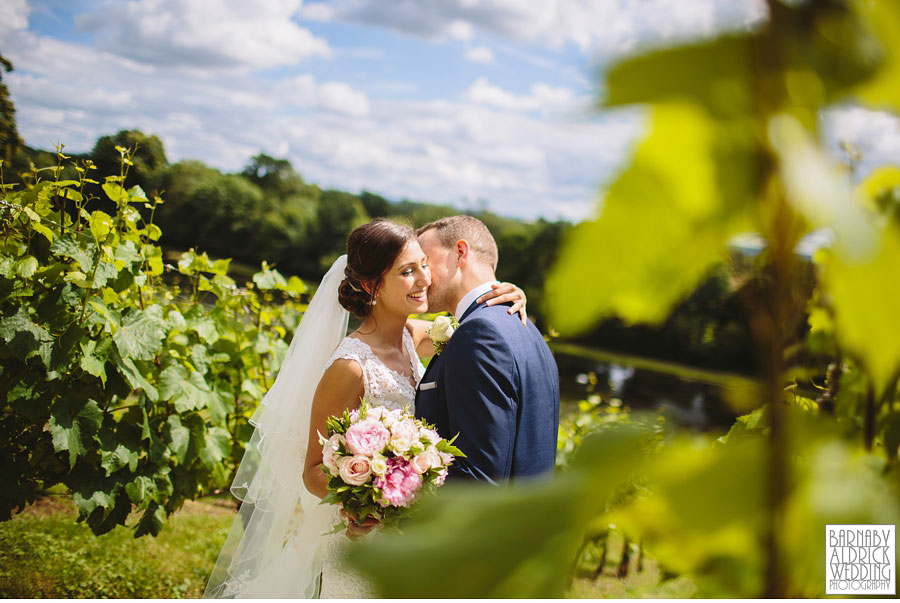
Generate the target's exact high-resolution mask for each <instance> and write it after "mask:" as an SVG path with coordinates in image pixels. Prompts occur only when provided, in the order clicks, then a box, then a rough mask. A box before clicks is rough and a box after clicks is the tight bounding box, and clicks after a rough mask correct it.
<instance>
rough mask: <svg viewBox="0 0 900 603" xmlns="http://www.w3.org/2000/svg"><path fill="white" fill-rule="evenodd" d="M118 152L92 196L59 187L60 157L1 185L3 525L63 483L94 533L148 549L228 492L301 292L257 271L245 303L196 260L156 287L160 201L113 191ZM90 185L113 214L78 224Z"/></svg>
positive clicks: (188, 259) (86, 181)
mask: <svg viewBox="0 0 900 603" xmlns="http://www.w3.org/2000/svg"><path fill="white" fill-rule="evenodd" d="M118 150H119V153H120V155H121V169H120V173H119V174H118V175H112V176H108V177H106V178H105V179H103V182H102V183H100V182H99V181H97V180H94V179H92V178H91V173H92V171H93V170H94V169H95V168H94V166H93V164H91V162H89V161H84V162H82V163H81V164H79V165H77V166H75V170H76V173H77V174H78V179H77V180H63V179H60V173H61V172H62V168H63V165H64V162H65V161H66V160H67V159H68V157H66V155H64V154H63V152H62V148H61V147H60V148H58V149H57V153H58V163H57V165H56V166H51V167H49V168H44V169H41V170H35V172H34V174H33V178H32V181H33V184H31V185H29V186H27V187H26V188H25V189H23V190H18V189H16V188H15V187H14V186H13V185H5V184H3V185H2V197H3V198H2V201H0V204H2V205H0V232H2V241H0V291H2V295H0V359H2V361H0V392H2V398H3V407H2V410H0V458H2V472H0V518H2V519H9V518H10V515H11V513H12V512H13V510H14V509H16V508H21V507H23V506H24V505H26V504H27V503H29V502H32V501H34V500H35V498H36V497H38V496H40V495H41V493H42V492H44V491H46V489H47V488H49V487H51V486H53V485H55V484H64V485H65V486H66V487H67V488H68V489H69V490H70V491H71V492H72V493H73V495H74V500H75V502H76V504H77V507H78V511H79V514H80V517H79V520H84V521H86V522H87V523H88V525H89V526H90V527H91V529H92V530H93V532H94V533H96V534H102V533H104V532H108V531H109V530H111V529H112V528H113V527H115V526H116V525H119V524H126V521H128V518H129V514H130V513H131V512H132V511H135V510H136V511H138V512H139V513H140V518H139V519H138V520H137V522H136V523H135V524H134V525H133V526H132V527H134V530H135V532H134V533H135V536H141V535H144V534H154V535H155V534H157V533H158V532H159V530H160V528H161V526H162V525H163V522H164V520H165V518H166V517H168V516H169V515H171V514H172V513H173V512H174V511H175V510H177V509H178V508H179V507H180V506H181V505H182V503H183V502H184V501H185V500H187V499H193V498H196V497H198V496H200V495H202V494H205V493H209V492H211V491H214V490H216V489H220V488H223V487H226V486H227V485H228V484H229V482H230V478H231V474H232V472H233V470H234V467H235V465H236V463H237V462H238V461H239V460H240V458H241V456H242V454H243V447H244V442H245V441H246V440H247V438H248V436H249V431H250V429H249V427H248V424H247V420H248V418H249V416H250V414H251V413H252V411H253V409H254V408H255V407H256V405H257V404H258V402H259V400H260V399H261V398H262V396H263V394H264V392H265V391H266V390H267V389H268V387H269V386H270V385H271V382H272V379H273V378H274V375H275V373H276V371H277V369H278V366H279V364H280V362H281V358H282V357H283V355H284V353H285V352H286V350H287V341H289V338H290V336H291V334H292V332H293V330H294V327H295V326H296V324H297V322H298V320H299V317H300V314H301V313H302V310H303V305H302V304H301V303H300V295H301V294H302V293H303V292H304V291H305V287H304V286H303V283H302V282H300V281H299V279H295V278H292V279H291V280H290V281H288V280H285V279H284V277H283V276H281V275H280V274H279V273H278V272H277V271H275V270H273V269H271V268H269V267H268V266H266V265H265V264H264V265H263V267H262V271H261V272H259V273H258V274H256V275H255V276H254V277H253V285H251V286H250V287H248V288H239V287H237V286H236V285H235V282H234V281H233V280H232V279H231V278H229V277H228V275H227V269H228V260H216V261H212V260H210V259H209V258H208V257H207V256H206V254H201V253H196V252H194V251H190V252H187V253H185V254H183V255H182V256H181V259H180V260H179V262H178V269H177V270H169V271H168V272H167V271H166V268H167V267H166V266H165V265H164V262H163V253H162V249H161V248H160V246H159V245H158V240H159V238H160V235H161V231H160V229H159V228H158V227H157V226H156V225H155V224H154V222H153V218H154V214H155V212H156V210H157V208H158V207H159V205H160V204H161V203H162V199H161V198H159V197H153V198H152V199H148V198H147V197H146V195H145V194H144V193H143V191H142V190H141V188H140V187H137V186H135V187H132V188H130V189H125V188H124V187H123V185H122V183H123V182H124V181H125V178H126V177H127V173H128V168H129V166H130V165H131V164H132V163H133V162H132V156H133V151H130V150H126V149H124V148H122V147H118ZM0 170H2V165H0ZM0 176H2V172H0ZM90 184H99V185H100V186H101V187H102V191H103V194H104V195H105V196H106V198H107V200H108V202H111V203H113V204H114V205H115V208H116V211H115V212H114V213H106V212H103V211H100V210H93V211H91V206H92V205H94V204H95V203H93V202H95V199H93V198H91V196H90V195H89V194H88V193H87V192H86V187H87V185H90ZM276 296H277V298H278V300H279V301H280V303H279V304H275V303H274V302H275V298H276Z"/></svg>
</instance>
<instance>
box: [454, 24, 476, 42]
mask: <svg viewBox="0 0 900 603" xmlns="http://www.w3.org/2000/svg"><path fill="white" fill-rule="evenodd" d="M449 33H450V37H451V38H453V39H455V40H463V41H468V40H471V39H472V36H473V35H474V31H473V30H472V24H471V23H469V22H468V21H460V20H458V19H457V20H456V21H453V22H452V23H450V27H449Z"/></svg>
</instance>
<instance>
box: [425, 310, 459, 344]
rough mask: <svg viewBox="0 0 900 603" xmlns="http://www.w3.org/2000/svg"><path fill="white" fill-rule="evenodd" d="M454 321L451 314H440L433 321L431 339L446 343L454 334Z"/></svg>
mask: <svg viewBox="0 0 900 603" xmlns="http://www.w3.org/2000/svg"><path fill="white" fill-rule="evenodd" d="M453 331H454V329H453V321H452V320H451V319H450V317H449V316H438V317H437V318H435V319H434V322H433V323H431V330H430V334H431V340H432V341H434V342H436V343H444V342H446V341H448V340H449V339H450V336H451V335H453Z"/></svg>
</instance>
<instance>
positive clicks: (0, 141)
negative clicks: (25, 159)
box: [0, 55, 24, 166]
mask: <svg viewBox="0 0 900 603" xmlns="http://www.w3.org/2000/svg"><path fill="white" fill-rule="evenodd" d="M12 70H13V65H12V63H11V62H9V60H8V59H6V58H5V57H4V56H3V55H0V160H3V162H4V164H6V165H7V166H8V165H9V164H10V162H11V160H12V159H13V157H15V155H16V154H17V153H18V152H19V151H20V149H21V148H22V145H23V144H24V143H23V142H22V138H21V137H20V136H19V130H18V128H17V127H16V108H15V106H14V105H13V102H12V99H11V98H9V90H8V89H7V87H6V84H4V83H3V73H4V72H6V73H9V72H10V71H12Z"/></svg>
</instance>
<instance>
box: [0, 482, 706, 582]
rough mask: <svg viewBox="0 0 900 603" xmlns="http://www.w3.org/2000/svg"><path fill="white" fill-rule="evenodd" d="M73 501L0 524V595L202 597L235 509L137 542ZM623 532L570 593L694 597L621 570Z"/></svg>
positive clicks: (199, 510) (205, 507)
mask: <svg viewBox="0 0 900 603" xmlns="http://www.w3.org/2000/svg"><path fill="white" fill-rule="evenodd" d="M76 516H77V512H76V511H75V507H74V505H73V504H72V501H71V499H70V498H68V497H67V496H64V495H53V496H47V497H45V498H43V499H42V500H40V501H38V502H37V503H36V504H34V505H31V506H30V507H28V508H27V509H25V510H24V511H22V512H21V513H19V514H18V515H16V516H15V517H14V518H13V519H12V520H11V521H7V522H3V523H0V597H4V598H28V599H33V598H55V599H64V598H96V599H102V598H154V599H170V598H198V597H200V596H202V595H203V589H204V588H205V586H206V581H207V578H208V576H209V573H210V571H212V567H213V565H214V564H215V561H216V557H217V555H218V553H219V549H220V548H221V546H222V543H223V542H224V541H225V537H226V536H227V534H228V530H229V528H230V527H231V522H232V520H233V519H234V508H233V507H230V506H226V505H225V504H223V502H222V501H221V500H219V499H202V500H200V501H196V502H192V501H188V502H187V503H185V505H184V507H183V508H182V509H181V510H180V511H179V512H178V513H176V514H175V516H174V517H173V518H172V519H170V520H169V521H168V522H166V525H165V527H164V528H163V530H162V532H161V533H160V535H159V536H158V537H156V538H153V537H150V536H147V537H144V538H139V539H137V540H135V539H134V537H133V535H132V534H133V532H132V531H131V530H130V529H128V528H126V527H122V526H119V527H117V528H116V529H115V530H113V531H112V532H110V533H108V534H104V535H103V536H99V537H98V536H94V535H93V534H92V533H91V531H90V530H89V529H88V527H87V526H86V525H85V524H83V523H81V524H79V523H76V522H75V517H76ZM621 550H622V541H621V537H620V536H619V535H618V534H616V533H613V534H612V535H611V536H610V546H609V555H608V557H607V560H606V564H605V566H604V570H603V572H602V573H601V575H600V576H598V577H597V579H596V580H592V579H591V575H592V574H593V571H594V569H595V568H596V561H597V559H596V558H594V556H592V555H591V554H587V555H586V556H585V558H584V559H583V560H582V564H581V566H580V567H579V571H578V574H577V575H576V577H575V579H574V581H573V582H572V585H571V586H570V588H569V589H568V590H567V592H566V597H567V598H573V599H583V598H616V599H624V598H643V597H653V598H689V597H692V596H694V595H695V592H696V588H695V586H694V584H693V583H692V582H691V581H690V580H688V579H686V578H676V579H672V580H663V581H661V577H660V571H659V568H658V567H657V565H656V562H655V561H654V560H653V559H650V558H646V559H645V561H644V567H643V570H642V571H640V572H638V571H637V567H636V565H637V564H636V561H635V559H634V558H632V560H631V565H630V571H629V574H628V575H627V576H626V577H624V578H618V577H616V575H615V568H616V567H617V566H618V564H619V557H620V555H621Z"/></svg>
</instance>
